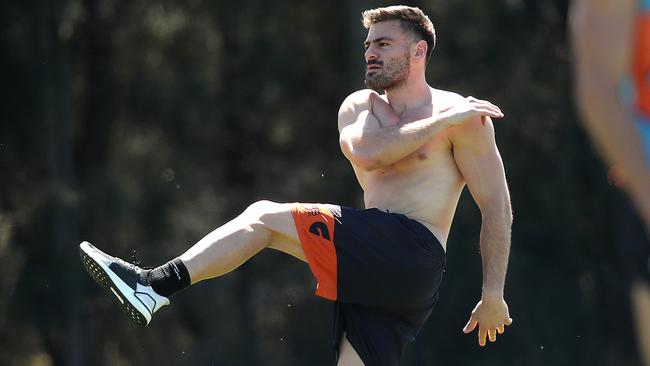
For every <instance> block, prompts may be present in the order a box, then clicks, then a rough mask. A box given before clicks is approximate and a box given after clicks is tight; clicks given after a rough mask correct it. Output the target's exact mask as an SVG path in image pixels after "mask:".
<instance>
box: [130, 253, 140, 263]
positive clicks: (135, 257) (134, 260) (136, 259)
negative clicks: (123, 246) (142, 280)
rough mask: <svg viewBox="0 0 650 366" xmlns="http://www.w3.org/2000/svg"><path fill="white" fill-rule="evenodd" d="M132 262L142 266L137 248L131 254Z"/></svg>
mask: <svg viewBox="0 0 650 366" xmlns="http://www.w3.org/2000/svg"><path fill="white" fill-rule="evenodd" d="M131 263H133V265H135V266H137V267H140V261H139V260H138V253H136V251H135V249H133V254H131Z"/></svg>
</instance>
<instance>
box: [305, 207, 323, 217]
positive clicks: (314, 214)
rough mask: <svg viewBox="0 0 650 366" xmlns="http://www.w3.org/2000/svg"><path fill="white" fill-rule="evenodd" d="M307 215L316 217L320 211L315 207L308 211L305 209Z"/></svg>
mask: <svg viewBox="0 0 650 366" xmlns="http://www.w3.org/2000/svg"><path fill="white" fill-rule="evenodd" d="M307 215H309V216H318V215H320V210H319V209H318V207H316V206H314V207H310V208H309V209H307Z"/></svg>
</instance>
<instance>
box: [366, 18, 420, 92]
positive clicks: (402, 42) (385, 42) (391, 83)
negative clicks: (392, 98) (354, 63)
mask: <svg viewBox="0 0 650 366" xmlns="http://www.w3.org/2000/svg"><path fill="white" fill-rule="evenodd" d="M411 43H412V40H411V37H409V35H408V33H407V32H405V31H404V30H402V28H401V26H400V24H399V21H397V20H389V21H384V22H379V23H377V24H375V25H373V26H372V27H370V29H369V30H368V38H366V41H365V42H364V47H365V48H366V54H365V57H366V86H368V87H369V88H372V89H384V90H386V89H391V88H395V87H398V86H400V85H401V84H403V83H404V82H405V81H406V79H407V77H408V75H409V71H410V61H411V55H410V51H409V49H410V45H411Z"/></svg>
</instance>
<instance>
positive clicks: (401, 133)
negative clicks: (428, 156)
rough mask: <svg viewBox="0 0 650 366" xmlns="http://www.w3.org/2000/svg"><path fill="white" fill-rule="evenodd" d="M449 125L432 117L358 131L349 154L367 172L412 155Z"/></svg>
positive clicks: (352, 140)
mask: <svg viewBox="0 0 650 366" xmlns="http://www.w3.org/2000/svg"><path fill="white" fill-rule="evenodd" d="M447 127H449V123H447V122H446V121H444V120H439V119H437V118H435V117H431V118H425V119H421V120H417V121H414V122H409V123H405V124H398V125H392V126H384V127H380V128H377V129H372V130H366V131H359V133H358V134H357V135H356V136H355V137H353V138H352V139H351V141H350V142H351V151H353V153H354V155H356V157H357V158H358V159H359V160H360V162H361V164H360V165H362V166H364V167H365V168H366V169H367V170H373V169H377V168H379V167H382V166H388V165H391V164H393V163H395V162H396V161H399V160H401V159H402V158H404V157H406V156H408V155H409V154H411V153H413V152H414V151H416V150H417V149H418V148H420V147H421V146H422V145H424V144H425V143H427V142H428V141H430V140H431V138H433V137H434V136H435V135H437V134H438V133H440V132H441V131H442V130H444V129H445V128H447Z"/></svg>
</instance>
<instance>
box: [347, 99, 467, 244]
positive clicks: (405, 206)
mask: <svg viewBox="0 0 650 366" xmlns="http://www.w3.org/2000/svg"><path fill="white" fill-rule="evenodd" d="M431 93H432V100H433V103H432V105H428V106H425V107H421V108H419V109H417V110H413V111H407V112H406V113H405V114H404V115H403V116H402V120H403V121H404V123H408V122H412V121H416V120H419V119H423V118H428V117H431V116H433V115H434V114H437V113H438V112H439V111H441V110H444V109H445V108H447V107H448V106H450V105H451V104H453V103H454V101H455V100H457V99H458V98H459V96H458V95H457V94H454V93H450V92H445V91H442V90H436V89H431ZM382 98H385V96H382ZM363 113H368V112H367V111H366V112H363ZM353 167H354V171H355V174H356V176H357V179H358V180H359V183H360V185H361V187H362V188H363V191H364V202H365V205H366V207H367V208H372V207H374V208H379V209H382V210H388V211H390V212H395V213H401V214H404V215H406V216H407V217H409V218H411V219H414V220H417V221H419V222H420V223H422V224H423V225H425V226H426V227H427V228H428V229H429V230H431V232H432V233H433V234H434V235H435V236H436V238H438V240H439V241H440V243H441V244H442V246H443V248H446V243H447V236H448V235H449V230H450V228H451V222H452V219H453V216H454V213H455V211H456V205H457V203H458V199H459V197H460V194H461V192H462V189H463V187H464V185H465V181H464V180H463V177H462V175H461V174H460V171H459V170H458V167H457V165H456V162H455V160H454V156H453V149H452V144H451V141H450V139H449V136H448V130H445V131H443V132H441V133H439V134H438V135H436V136H435V137H433V138H432V139H431V141H429V142H428V143H426V144H424V145H423V146H422V147H420V148H419V149H417V150H416V151H415V152H413V153H412V154H410V155H408V156H406V157H405V158H403V159H401V160H399V161H397V162H395V163H393V164H391V165H390V166H388V167H384V168H380V169H376V170H373V171H369V172H366V171H363V170H362V169H359V168H358V167H356V166H353Z"/></svg>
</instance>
